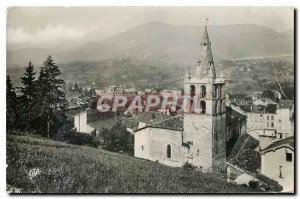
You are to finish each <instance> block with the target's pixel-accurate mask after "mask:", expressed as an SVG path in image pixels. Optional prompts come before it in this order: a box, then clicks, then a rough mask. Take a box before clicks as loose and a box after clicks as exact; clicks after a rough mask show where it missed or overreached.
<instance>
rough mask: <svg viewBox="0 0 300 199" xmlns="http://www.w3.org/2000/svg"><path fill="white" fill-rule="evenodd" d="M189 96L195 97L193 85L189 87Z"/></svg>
mask: <svg viewBox="0 0 300 199" xmlns="http://www.w3.org/2000/svg"><path fill="white" fill-rule="evenodd" d="M190 96H191V97H194V96H195V86H194V85H191V87H190Z"/></svg>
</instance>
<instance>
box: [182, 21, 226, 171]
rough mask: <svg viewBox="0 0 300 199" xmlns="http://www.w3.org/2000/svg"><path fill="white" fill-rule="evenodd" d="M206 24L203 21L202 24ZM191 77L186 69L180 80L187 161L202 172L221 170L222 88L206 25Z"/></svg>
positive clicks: (223, 147) (223, 142)
mask: <svg viewBox="0 0 300 199" xmlns="http://www.w3.org/2000/svg"><path fill="white" fill-rule="evenodd" d="M206 23H207V21H206ZM194 74H195V76H193V77H191V75H190V71H189V69H188V70H187V72H186V74H185V77H184V95H185V97H186V99H188V100H187V105H186V107H184V133H183V142H185V143H188V144H189V146H190V148H189V150H188V155H187V157H186V158H187V159H188V161H189V162H191V163H192V164H194V165H195V166H198V167H199V168H201V169H202V171H203V172H211V171H215V170H222V169H224V168H225V160H226V114H225V98H224V95H223V92H222V87H223V86H224V84H225V82H224V79H223V78H221V77H217V74H216V71H215V66H214V60H213V54H212V47H211V42H210V40H209V35H208V30H207V24H206V25H205V27H204V33H203V35H202V41H201V43H200V55H199V60H198V62H197V66H196V72H195V73H194Z"/></svg>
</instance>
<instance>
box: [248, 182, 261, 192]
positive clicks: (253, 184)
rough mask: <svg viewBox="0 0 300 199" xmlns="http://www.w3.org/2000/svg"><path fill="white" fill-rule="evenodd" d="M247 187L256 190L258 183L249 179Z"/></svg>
mask: <svg viewBox="0 0 300 199" xmlns="http://www.w3.org/2000/svg"><path fill="white" fill-rule="evenodd" d="M249 187H250V188H251V189H253V190H256V189H258V188H259V184H258V181H255V180H251V181H250V182H249Z"/></svg>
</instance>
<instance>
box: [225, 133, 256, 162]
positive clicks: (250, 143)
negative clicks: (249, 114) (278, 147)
mask: <svg viewBox="0 0 300 199" xmlns="http://www.w3.org/2000/svg"><path fill="white" fill-rule="evenodd" d="M258 146H259V141H258V140H257V139H255V138H254V137H252V136H251V135H249V134H248V133H243V134H241V135H240V136H239V138H238V139H237V141H236V143H235V144H234V146H233V148H232V150H231V152H230V154H229V158H233V157H235V156H236V155H238V154H239V153H240V151H243V150H245V149H253V150H254V149H255V148H257V147H258Z"/></svg>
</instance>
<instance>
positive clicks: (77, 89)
mask: <svg viewBox="0 0 300 199" xmlns="http://www.w3.org/2000/svg"><path fill="white" fill-rule="evenodd" d="M74 90H75V92H78V91H79V88H78V84H77V82H76V83H75V85H74Z"/></svg>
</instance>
